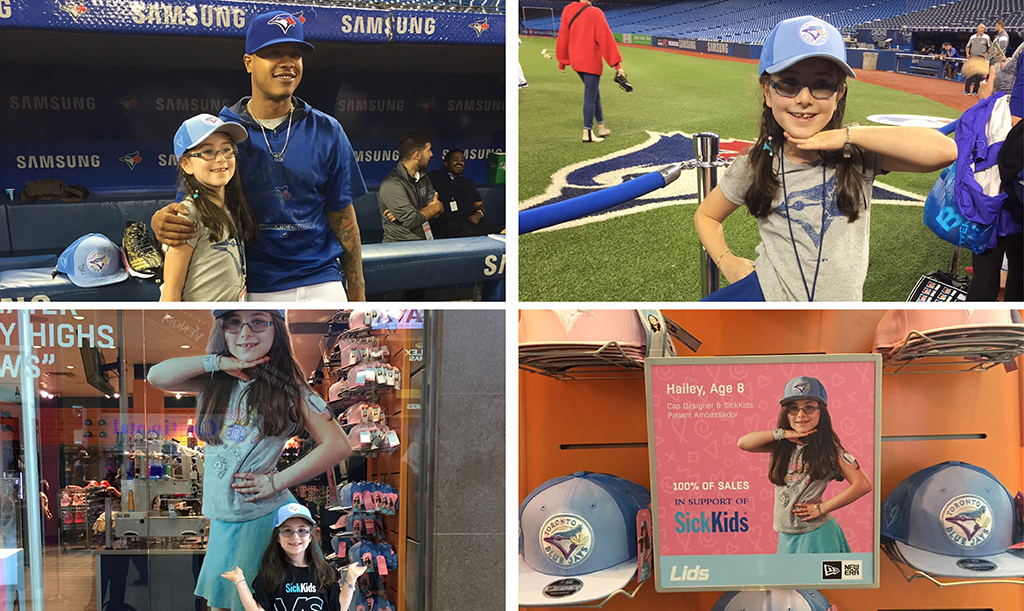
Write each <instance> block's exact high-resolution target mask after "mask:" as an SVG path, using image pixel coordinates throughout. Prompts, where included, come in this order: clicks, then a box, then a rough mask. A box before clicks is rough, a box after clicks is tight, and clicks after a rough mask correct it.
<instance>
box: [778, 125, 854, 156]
mask: <svg viewBox="0 0 1024 611" xmlns="http://www.w3.org/2000/svg"><path fill="white" fill-rule="evenodd" d="M783 135H784V136H785V137H786V140H788V141H790V142H792V143H793V144H795V145H796V148H798V149H800V150H802V151H841V150H843V147H844V146H845V145H846V129H845V128H844V129H828V130H825V131H821V132H818V133H816V134H814V135H813V136H811V137H810V138H794V137H793V136H790V135H789V132H783Z"/></svg>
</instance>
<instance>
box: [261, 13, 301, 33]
mask: <svg viewBox="0 0 1024 611" xmlns="http://www.w3.org/2000/svg"><path fill="white" fill-rule="evenodd" d="M295 23H296V21H295V18H294V17H292V16H291V15H275V16H274V17H271V18H270V19H269V20H268V21H267V25H276V26H278V27H279V28H281V32H283V33H285V34H287V33H288V30H290V29H291V28H292V27H293V26H294V25H295Z"/></svg>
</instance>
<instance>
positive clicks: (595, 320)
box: [519, 310, 647, 346]
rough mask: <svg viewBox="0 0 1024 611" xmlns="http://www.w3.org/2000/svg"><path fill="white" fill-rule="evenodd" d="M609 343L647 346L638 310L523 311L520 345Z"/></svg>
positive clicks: (520, 324) (520, 325)
mask: <svg viewBox="0 0 1024 611" xmlns="http://www.w3.org/2000/svg"><path fill="white" fill-rule="evenodd" d="M608 342H617V343H619V344H624V345H633V346H646V345H647V333H646V332H645V331H644V327H643V325H642V324H641V322H640V315H639V314H638V313H637V311H636V310H523V311H522V316H521V318H520V321H519V343H520V344H555V343H577V344H578V343H587V344H595V345H604V344H607V343H608Z"/></svg>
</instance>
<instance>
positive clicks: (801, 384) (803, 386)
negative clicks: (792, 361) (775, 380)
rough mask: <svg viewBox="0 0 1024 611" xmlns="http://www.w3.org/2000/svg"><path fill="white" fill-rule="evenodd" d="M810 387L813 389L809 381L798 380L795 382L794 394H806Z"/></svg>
mask: <svg viewBox="0 0 1024 611" xmlns="http://www.w3.org/2000/svg"><path fill="white" fill-rule="evenodd" d="M810 389H811V383H810V382H808V381H807V380H797V381H796V382H795V383H794V384H793V394H794V395H806V394H807V391H809V390H810Z"/></svg>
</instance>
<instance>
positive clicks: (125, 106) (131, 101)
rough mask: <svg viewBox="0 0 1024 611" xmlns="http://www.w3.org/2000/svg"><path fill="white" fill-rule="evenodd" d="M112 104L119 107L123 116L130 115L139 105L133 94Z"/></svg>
mask: <svg viewBox="0 0 1024 611" xmlns="http://www.w3.org/2000/svg"><path fill="white" fill-rule="evenodd" d="M114 103H115V104H117V105H118V106H120V107H121V110H123V111H124V114H128V113H130V112H131V111H132V109H133V108H135V107H136V106H138V105H139V101H138V100H136V99H135V94H134V93H133V94H132V95H127V96H125V97H123V98H120V99H118V100H117V101H116V102H114Z"/></svg>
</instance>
